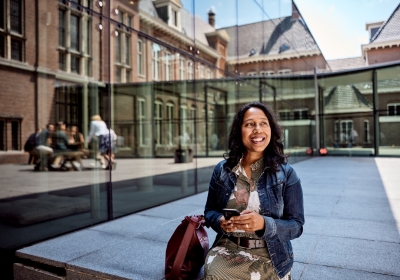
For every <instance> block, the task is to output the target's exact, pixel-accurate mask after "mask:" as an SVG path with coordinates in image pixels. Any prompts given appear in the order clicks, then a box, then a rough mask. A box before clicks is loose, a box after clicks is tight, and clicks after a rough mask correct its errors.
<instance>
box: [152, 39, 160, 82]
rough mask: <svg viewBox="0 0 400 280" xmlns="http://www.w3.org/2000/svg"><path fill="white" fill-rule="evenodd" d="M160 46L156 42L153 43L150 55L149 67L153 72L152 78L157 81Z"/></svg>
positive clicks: (158, 76) (158, 78) (158, 77)
mask: <svg viewBox="0 0 400 280" xmlns="http://www.w3.org/2000/svg"><path fill="white" fill-rule="evenodd" d="M161 51H162V49H161V46H160V45H159V44H157V43H153V46H152V52H151V53H152V55H151V59H152V60H151V61H152V63H151V68H152V73H153V80H154V81H159V80H160V78H161V77H160V57H161Z"/></svg>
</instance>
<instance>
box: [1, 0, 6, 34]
mask: <svg viewBox="0 0 400 280" xmlns="http://www.w3.org/2000/svg"><path fill="white" fill-rule="evenodd" d="M4 2H5V1H4V0H0V28H1V29H4V19H5V15H4Z"/></svg>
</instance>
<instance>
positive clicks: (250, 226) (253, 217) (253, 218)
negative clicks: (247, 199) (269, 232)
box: [221, 210, 265, 232]
mask: <svg viewBox="0 0 400 280" xmlns="http://www.w3.org/2000/svg"><path fill="white" fill-rule="evenodd" d="M229 222H230V223H231V225H230V227H233V228H234V229H233V230H232V231H234V230H237V229H240V230H244V231H246V232H255V231H257V230H261V229H264V226H265V221H264V218H263V216H261V215H260V214H258V213H256V212H254V211H253V210H243V211H242V212H241V213H240V216H234V217H232V218H231V219H230V220H229ZM221 227H222V224H221ZM230 227H229V228H230Z"/></svg>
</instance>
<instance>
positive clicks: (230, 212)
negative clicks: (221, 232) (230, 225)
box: [222, 208, 240, 220]
mask: <svg viewBox="0 0 400 280" xmlns="http://www.w3.org/2000/svg"><path fill="white" fill-rule="evenodd" d="M222 214H223V215H224V217H225V220H229V219H230V218H231V217H233V216H240V212H239V211H238V210H237V209H229V208H224V209H222Z"/></svg>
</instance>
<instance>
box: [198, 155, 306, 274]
mask: <svg viewBox="0 0 400 280" xmlns="http://www.w3.org/2000/svg"><path fill="white" fill-rule="evenodd" d="M225 163H226V160H223V161H221V162H220V163H218V164H217V165H216V166H215V168H214V172H213V175H212V177H211V181H210V186H209V191H208V197H207V202H206V206H205V210H204V216H205V219H206V223H207V224H208V225H209V226H211V227H212V228H213V229H214V230H215V231H216V232H217V237H216V240H215V242H214V245H213V246H215V244H216V242H217V241H219V240H220V238H221V237H222V236H223V235H224V234H226V233H225V232H224V231H223V230H222V228H221V226H220V223H219V219H220V218H221V216H222V209H223V208H225V207H226V205H227V203H228V200H229V198H230V196H231V194H232V192H233V190H234V187H235V185H236V175H235V174H234V173H233V172H232V170H231V169H230V168H229V167H227V166H226V164H225ZM267 168H268V167H264V171H263V172H262V173H261V176H260V177H259V179H258V181H257V192H258V196H259V198H260V213H259V214H260V215H262V216H263V217H264V220H265V228H264V230H260V231H257V232H256V234H257V235H258V236H259V237H261V238H262V239H263V240H265V241H266V244H267V247H268V251H269V254H270V257H271V260H272V264H273V266H274V268H275V271H276V273H277V275H278V276H279V278H283V277H284V276H285V275H286V274H287V273H288V272H289V271H290V270H291V269H292V266H293V250H292V245H291V243H290V240H292V239H295V238H297V237H299V236H300V235H301V234H302V232H303V225H304V207H303V192H302V188H301V183H300V179H299V177H298V176H297V174H296V172H295V171H294V169H293V168H292V166H291V165H290V164H288V163H284V164H281V165H279V167H278V171H277V172H276V173H267V172H266V169H267Z"/></svg>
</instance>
